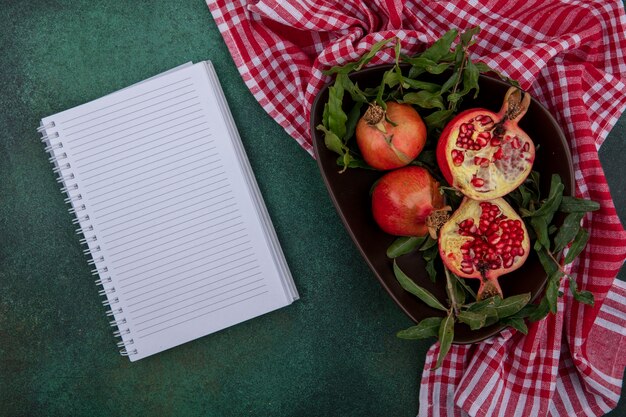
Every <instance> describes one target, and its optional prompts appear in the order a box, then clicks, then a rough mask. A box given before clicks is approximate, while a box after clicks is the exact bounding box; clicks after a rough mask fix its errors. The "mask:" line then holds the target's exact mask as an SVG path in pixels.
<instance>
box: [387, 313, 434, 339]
mask: <svg viewBox="0 0 626 417" xmlns="http://www.w3.org/2000/svg"><path fill="white" fill-rule="evenodd" d="M442 321H443V317H429V318H427V319H424V320H422V321H420V322H419V323H418V324H417V325H416V326H413V327H409V328H408V329H406V330H400V331H399V332H398V333H397V334H396V336H397V337H399V338H400V339H413V340H415V339H426V338H427V337H437V334H438V333H439V327H440V326H441V322H442Z"/></svg>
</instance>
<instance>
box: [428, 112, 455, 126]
mask: <svg viewBox="0 0 626 417" xmlns="http://www.w3.org/2000/svg"><path fill="white" fill-rule="evenodd" d="M453 114H454V111H453V110H437V111H435V112H432V113H431V114H429V115H428V116H426V117H424V123H426V126H428V129H429V130H432V129H443V128H444V127H445V125H446V123H448V121H449V120H450V118H451V117H452V115H453Z"/></svg>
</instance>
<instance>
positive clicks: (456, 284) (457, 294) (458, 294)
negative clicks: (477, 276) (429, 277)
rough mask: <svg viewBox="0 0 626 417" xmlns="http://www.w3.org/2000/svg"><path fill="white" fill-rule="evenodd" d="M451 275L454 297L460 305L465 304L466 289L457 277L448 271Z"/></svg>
mask: <svg viewBox="0 0 626 417" xmlns="http://www.w3.org/2000/svg"><path fill="white" fill-rule="evenodd" d="M450 275H451V276H453V277H452V287H453V288H454V298H455V299H456V302H457V303H458V304H460V305H462V304H465V298H466V291H465V286H464V285H463V284H462V283H461V282H460V281H459V277H457V276H456V275H454V274H453V273H452V272H450Z"/></svg>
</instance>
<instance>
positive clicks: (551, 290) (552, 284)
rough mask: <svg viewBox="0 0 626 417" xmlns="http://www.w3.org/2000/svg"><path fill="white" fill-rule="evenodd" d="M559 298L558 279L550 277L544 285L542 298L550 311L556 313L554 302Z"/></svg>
mask: <svg viewBox="0 0 626 417" xmlns="http://www.w3.org/2000/svg"><path fill="white" fill-rule="evenodd" d="M558 298H559V284H558V280H555V279H553V278H552V277H551V278H550V279H548V284H547V286H546V294H545V295H544V299H545V300H546V301H547V303H548V308H549V310H550V312H551V313H554V314H556V307H557V306H556V304H557V300H558Z"/></svg>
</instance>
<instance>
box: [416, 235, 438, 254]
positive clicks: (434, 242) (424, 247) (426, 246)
mask: <svg viewBox="0 0 626 417" xmlns="http://www.w3.org/2000/svg"><path fill="white" fill-rule="evenodd" d="M426 236H427V237H426V239H427V240H426V242H425V243H424V244H423V245H422V247H421V248H420V250H421V251H426V250H428V249H430V248H432V247H434V246H436V245H437V239H433V238H432V237H430V235H426Z"/></svg>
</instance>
